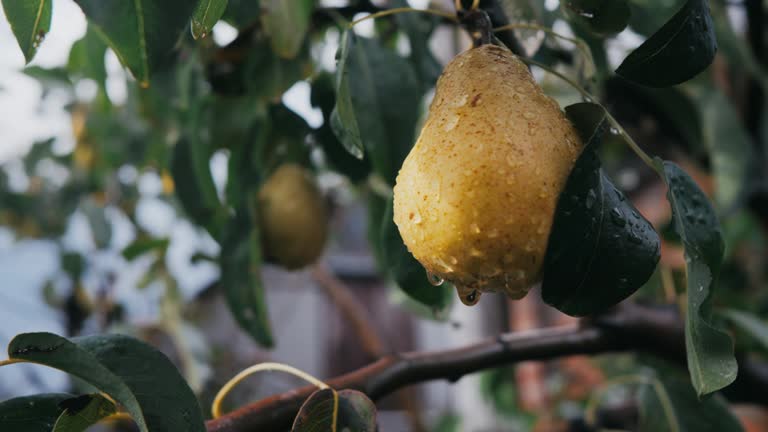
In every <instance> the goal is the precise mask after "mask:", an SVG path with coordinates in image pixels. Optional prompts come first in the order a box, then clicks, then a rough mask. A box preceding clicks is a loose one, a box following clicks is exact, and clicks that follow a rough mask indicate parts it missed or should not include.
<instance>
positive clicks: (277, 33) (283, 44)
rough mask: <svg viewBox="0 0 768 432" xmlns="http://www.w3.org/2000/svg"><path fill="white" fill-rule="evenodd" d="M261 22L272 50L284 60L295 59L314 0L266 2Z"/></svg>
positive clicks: (306, 27)
mask: <svg viewBox="0 0 768 432" xmlns="http://www.w3.org/2000/svg"><path fill="white" fill-rule="evenodd" d="M262 7H263V8H264V13H263V14H262V15H261V21H262V23H263V25H264V30H265V31H266V32H267V34H268V35H269V37H270V41H271V43H272V50H273V51H274V52H275V53H277V55H278V56H280V57H282V58H286V59H292V58H294V57H296V55H297V54H298V53H299V50H300V49H301V46H302V44H303V43H304V37H305V36H306V34H307V30H308V29H309V19H310V17H311V16H312V11H313V10H314V7H315V1H314V0H291V1H285V0H266V1H264V2H263V3H262Z"/></svg>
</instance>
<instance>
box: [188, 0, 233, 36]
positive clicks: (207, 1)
mask: <svg viewBox="0 0 768 432" xmlns="http://www.w3.org/2000/svg"><path fill="white" fill-rule="evenodd" d="M225 10H227V0H200V1H199V2H198V3H197V7H196V8H195V14H194V15H192V24H191V26H190V28H191V30H192V37H193V38H195V39H202V38H204V37H206V36H207V35H208V34H209V33H210V32H211V30H213V26H215V25H216V23H217V22H219V19H221V17H222V16H223V15H224V11H225Z"/></svg>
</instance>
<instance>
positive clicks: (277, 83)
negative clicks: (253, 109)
mask: <svg viewBox="0 0 768 432" xmlns="http://www.w3.org/2000/svg"><path fill="white" fill-rule="evenodd" d="M232 3H233V2H232V0H230V3H229V7H228V9H227V10H229V9H231V8H232ZM302 47H303V48H302V50H301V51H300V52H299V55H297V56H296V57H295V58H292V59H284V58H281V57H279V56H278V55H277V54H276V53H275V52H274V51H273V50H272V47H271V46H270V40H269V38H267V37H266V35H265V34H264V32H262V31H260V30H259V29H258V28H253V27H249V28H247V29H245V30H244V31H243V32H241V33H240V35H239V36H238V37H237V39H235V40H234V41H233V42H232V43H230V44H229V45H227V46H225V47H223V48H220V49H219V50H218V51H217V52H216V53H215V55H214V56H213V62H212V63H210V64H209V67H208V79H209V81H210V82H211V84H212V86H213V89H214V91H216V92H217V93H221V94H226V95H233V96H241V95H244V94H247V95H248V97H249V102H250V103H251V104H252V105H254V104H253V102H254V99H255V100H258V101H264V102H273V101H275V100H279V99H280V97H281V96H282V94H283V93H284V92H285V91H286V90H287V89H288V88H290V87H291V86H292V85H294V84H295V83H296V82H297V81H299V80H301V79H304V78H305V77H306V76H307V73H308V71H309V68H308V67H307V64H308V62H309V45H308V44H304V45H302Z"/></svg>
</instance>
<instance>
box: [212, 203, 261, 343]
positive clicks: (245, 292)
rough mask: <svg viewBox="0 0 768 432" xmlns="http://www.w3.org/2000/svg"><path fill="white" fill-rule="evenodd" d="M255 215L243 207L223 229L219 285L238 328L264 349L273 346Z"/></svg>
mask: <svg viewBox="0 0 768 432" xmlns="http://www.w3.org/2000/svg"><path fill="white" fill-rule="evenodd" d="M256 217H257V213H256V212H255V211H253V210H251V211H249V210H248V207H243V208H241V209H238V210H237V211H236V214H235V216H234V217H232V219H231V220H230V221H229V223H228V224H227V225H226V226H225V228H224V235H223V240H222V242H221V284H222V286H223V287H224V293H225V295H226V298H227V303H228V304H229V310H230V311H231V312H232V315H234V317H235V320H236V321H237V323H238V324H239V325H240V327H241V328H242V329H243V330H245V331H246V332H248V334H250V335H251V337H253V339H254V340H255V341H256V342H258V343H259V344H261V345H262V346H264V347H272V346H274V339H273V338H272V330H271V328H270V324H269V316H268V313H267V304H266V299H265V298H264V284H263V283H262V280H261V262H262V259H261V238H260V234H259V229H258V225H257V223H256V220H257V219H256Z"/></svg>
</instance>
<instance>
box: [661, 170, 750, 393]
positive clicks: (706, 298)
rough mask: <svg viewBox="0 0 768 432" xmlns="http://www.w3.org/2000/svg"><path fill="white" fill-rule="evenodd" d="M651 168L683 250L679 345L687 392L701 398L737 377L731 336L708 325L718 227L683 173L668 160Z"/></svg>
mask: <svg viewBox="0 0 768 432" xmlns="http://www.w3.org/2000/svg"><path fill="white" fill-rule="evenodd" d="M655 163H656V170H657V171H658V172H659V175H661V177H662V178H663V179H664V181H665V182H666V183H667V186H668V188H669V191H668V193H667V199H668V200H669V203H670V205H671V207H672V219H673V225H674V230H675V232H676V233H677V234H678V235H679V236H680V238H681V239H682V241H683V246H684V248H685V261H686V270H687V275H688V277H687V279H688V287H687V293H688V310H687V314H686V318H685V346H686V350H687V354H688V355H687V357H688V370H689V372H690V374H691V380H692V381H693V387H694V388H695V389H696V393H697V394H698V395H699V396H703V395H705V394H708V393H712V392H714V391H717V390H720V389H721V388H723V387H725V386H727V385H728V384H730V383H732V382H733V380H734V379H736V372H737V364H736V359H735V358H734V356H733V341H732V340H731V337H730V336H728V334H727V333H725V332H724V331H723V330H721V329H719V328H718V327H716V326H715V325H714V324H713V323H712V321H711V301H712V299H711V297H712V294H713V290H714V285H715V282H716V281H717V276H718V274H719V273H720V264H721V262H722V257H723V249H724V245H723V238H722V234H721V231H720V223H719V222H718V220H717V216H716V215H715V211H714V210H713V209H712V206H711V205H710V203H709V201H708V200H707V197H706V195H704V192H702V191H701V189H699V187H698V186H697V185H696V183H695V182H694V181H693V179H691V177H690V176H688V174H686V173H685V171H683V170H682V169H680V167H678V166H677V165H675V164H674V163H672V162H669V161H662V160H660V159H656V161H655Z"/></svg>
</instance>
